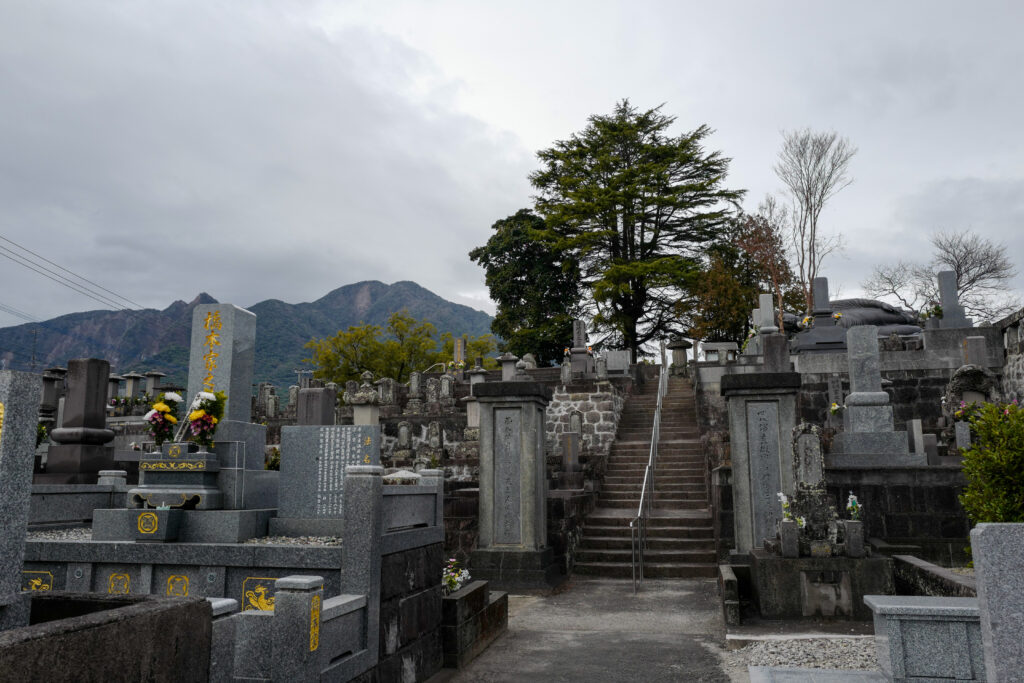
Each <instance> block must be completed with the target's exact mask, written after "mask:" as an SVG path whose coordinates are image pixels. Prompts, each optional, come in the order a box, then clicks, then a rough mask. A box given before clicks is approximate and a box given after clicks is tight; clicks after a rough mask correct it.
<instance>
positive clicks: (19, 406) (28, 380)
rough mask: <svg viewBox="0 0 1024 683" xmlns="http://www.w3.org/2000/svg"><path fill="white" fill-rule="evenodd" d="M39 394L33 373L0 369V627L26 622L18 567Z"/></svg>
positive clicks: (26, 617)
mask: <svg viewBox="0 0 1024 683" xmlns="http://www.w3.org/2000/svg"><path fill="white" fill-rule="evenodd" d="M39 399H40V396H39V376H38V375H34V374H31V373H28V372H13V371H10V370H3V371H0V520H2V523H0V631H2V630H4V629H8V628H17V627H20V626H26V625H28V602H27V601H26V600H25V599H23V598H22V597H21V570H22V564H23V561H24V558H25V528H26V525H27V524H28V508H29V498H30V497H31V495H32V457H33V454H34V453H35V445H36V421H37V420H38V415H39Z"/></svg>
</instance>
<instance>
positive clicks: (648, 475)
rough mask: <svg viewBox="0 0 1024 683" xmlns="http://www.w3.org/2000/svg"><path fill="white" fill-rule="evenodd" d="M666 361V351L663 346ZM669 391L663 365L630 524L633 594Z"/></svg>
mask: <svg viewBox="0 0 1024 683" xmlns="http://www.w3.org/2000/svg"><path fill="white" fill-rule="evenodd" d="M661 355H662V359H663V361H664V357H665V349H664V346H662V350H661ZM667 391H668V371H667V368H666V367H665V363H664V362H662V364H661V371H660V372H659V373H658V403H657V406H656V407H655V409H654V424H653V426H652V427H651V451H650V455H649V456H648V458H647V467H645V468H644V483H643V486H642V487H641V489H640V504H639V506H638V507H637V511H636V517H634V518H633V519H632V520H630V522H629V538H630V547H631V549H632V559H633V593H634V594H635V593H636V591H637V584H638V582H639V583H643V581H644V550H645V549H646V548H647V520H648V518H649V517H650V516H651V502H652V500H653V499H654V468H655V465H656V464H657V461H658V438H659V435H660V433H661V401H662V398H663V397H664V396H665V394H666V393H667Z"/></svg>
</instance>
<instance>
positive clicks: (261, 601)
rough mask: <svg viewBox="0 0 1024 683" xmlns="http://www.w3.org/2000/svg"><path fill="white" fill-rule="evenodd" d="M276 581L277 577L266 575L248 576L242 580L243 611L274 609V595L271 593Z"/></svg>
mask: <svg viewBox="0 0 1024 683" xmlns="http://www.w3.org/2000/svg"><path fill="white" fill-rule="evenodd" d="M275 581H277V579H275V578H268V577H266V576H249V577H247V578H246V579H245V581H243V582H242V611H243V612H247V611H249V610H260V611H261V612H271V611H273V609H274V596H273V595H270V593H271V592H272V591H273V589H274V582H275ZM250 586H251V588H250Z"/></svg>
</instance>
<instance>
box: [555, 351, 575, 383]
mask: <svg viewBox="0 0 1024 683" xmlns="http://www.w3.org/2000/svg"><path fill="white" fill-rule="evenodd" d="M558 381H559V382H561V383H562V386H566V385H569V384H572V361H570V360H569V359H568V358H566V359H563V360H562V366H561V368H560V369H559V373H558Z"/></svg>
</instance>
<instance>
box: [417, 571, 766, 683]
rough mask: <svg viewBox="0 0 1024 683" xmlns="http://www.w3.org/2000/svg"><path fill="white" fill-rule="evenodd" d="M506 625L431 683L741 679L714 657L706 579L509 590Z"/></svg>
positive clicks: (710, 588) (715, 612)
mask: <svg viewBox="0 0 1024 683" xmlns="http://www.w3.org/2000/svg"><path fill="white" fill-rule="evenodd" d="M509 612H510V614H509V628H508V632H507V633H505V635H503V636H501V637H500V638H499V639H498V640H497V641H496V642H494V643H493V644H492V645H491V646H490V647H489V648H487V650H485V651H484V652H483V653H482V654H481V655H480V656H479V657H477V658H476V659H475V660H473V662H471V663H470V664H469V666H467V667H466V668H465V669H463V670H461V671H459V672H457V673H453V672H450V671H445V672H443V673H442V674H439V675H438V677H436V678H435V679H432V681H431V683H437V682H440V681H450V682H451V683H469V682H471V681H472V682H473V683H502V682H506V681H507V682H512V681H515V682H517V683H521V682H522V681H528V682H530V683H543V682H547V681H564V682H571V681H580V682H584V681H585V682H586V683H603V682H612V681H616V682H617V681H644V682H645V683H658V682H661V681H665V682H667V681H688V682H690V681H692V682H694V683H697V682H705V681H706V682H708V683H728V682H729V681H730V680H746V671H743V672H742V675H741V676H740V677H739V678H737V677H735V674H734V676H733V677H730V675H729V673H728V672H727V671H726V670H725V669H724V668H723V664H722V659H721V658H720V657H719V654H718V653H719V652H721V644H722V643H724V642H725V628H724V625H723V622H722V616H721V610H720V608H719V605H718V599H717V596H716V594H715V582H714V580H709V579H689V580H683V579H671V580H652V579H648V580H647V581H645V582H644V584H643V586H642V587H641V589H640V592H639V593H638V594H637V595H636V596H634V595H633V588H632V582H631V581H629V580H622V579H599V578H589V577H580V576H576V577H573V578H572V579H571V580H570V581H569V583H568V585H567V587H566V588H565V589H564V590H562V591H561V592H559V593H558V594H557V595H553V596H546V597H534V596H510V600H509Z"/></svg>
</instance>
